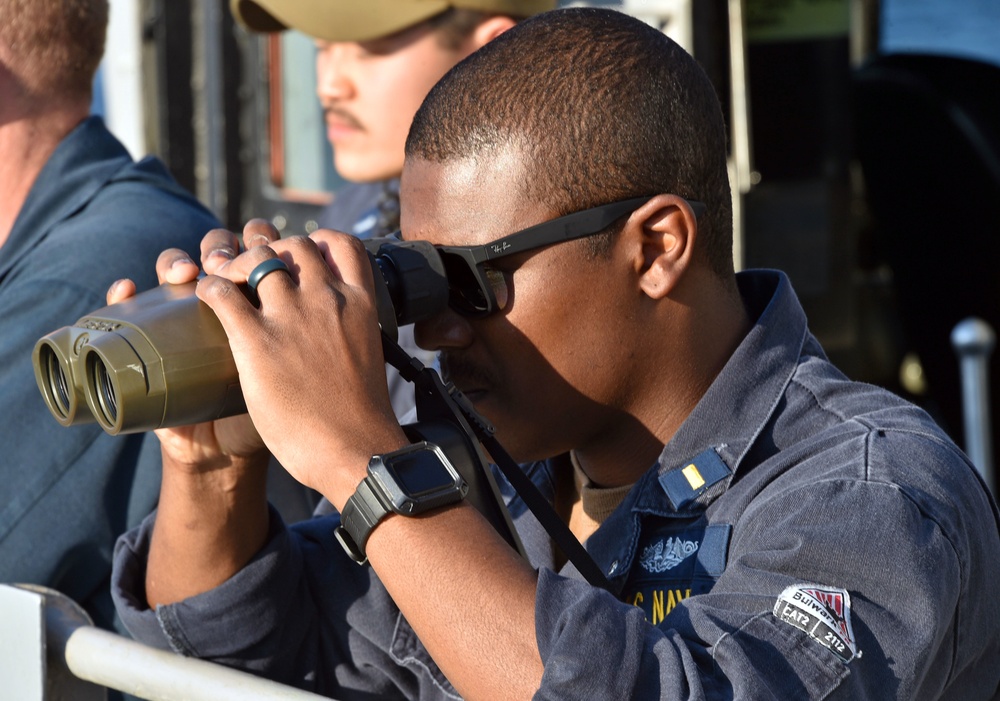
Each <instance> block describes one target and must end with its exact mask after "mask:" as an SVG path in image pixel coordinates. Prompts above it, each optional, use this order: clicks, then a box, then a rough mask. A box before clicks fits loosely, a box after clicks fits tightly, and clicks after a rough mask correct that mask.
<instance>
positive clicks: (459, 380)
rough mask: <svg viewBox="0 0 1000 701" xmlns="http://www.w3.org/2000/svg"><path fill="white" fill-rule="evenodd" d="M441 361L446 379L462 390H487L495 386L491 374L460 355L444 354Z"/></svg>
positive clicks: (441, 355)
mask: <svg viewBox="0 0 1000 701" xmlns="http://www.w3.org/2000/svg"><path fill="white" fill-rule="evenodd" d="M439 360H440V363H441V374H442V376H443V377H444V379H445V380H446V381H449V382H453V383H454V384H455V386H456V387H458V388H459V389H460V390H463V391H467V390H475V389H486V388H489V387H492V386H494V384H495V382H494V379H493V377H492V376H491V375H490V373H489V372H487V371H486V370H484V369H483V368H480V367H478V366H476V365H474V364H473V363H470V362H468V361H467V360H465V359H464V358H463V357H462V356H460V355H455V354H451V353H447V352H442V353H441V354H440V356H439Z"/></svg>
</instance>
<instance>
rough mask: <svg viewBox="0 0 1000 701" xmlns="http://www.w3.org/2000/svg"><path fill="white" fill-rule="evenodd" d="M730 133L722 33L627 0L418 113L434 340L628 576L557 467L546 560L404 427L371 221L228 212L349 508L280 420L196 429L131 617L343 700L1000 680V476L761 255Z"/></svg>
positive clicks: (567, 26)
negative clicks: (743, 229)
mask: <svg viewBox="0 0 1000 701" xmlns="http://www.w3.org/2000/svg"><path fill="white" fill-rule="evenodd" d="M725 158H726V143H725V129H724V125H723V121H722V115H721V110H720V108H719V105H718V101H717V99H716V97H715V94H714V90H713V87H712V85H711V84H710V83H709V81H708V80H707V78H706V77H705V75H704V74H703V73H702V71H701V70H700V68H699V67H698V66H697V64H696V63H695V62H694V61H693V59H691V57H689V56H688V55H687V54H685V53H684V52H683V51H682V50H681V49H680V48H679V47H677V46H676V45H675V44H674V43H673V42H671V41H670V40H668V39H666V38H665V37H664V36H663V35H662V34H660V33H658V32H657V31H656V30H654V29H653V28H650V27H648V26H647V25H645V24H643V23H641V22H638V21H636V20H634V19H631V18H628V17H626V16H625V15H622V14H620V13H616V12H613V11H609V10H565V11H556V12H553V13H546V14H542V15H540V16H538V17H537V18H535V19H533V20H528V21H526V22H524V23H522V24H521V25H519V26H518V27H516V28H514V29H512V30H510V31H509V32H507V33H505V34H504V35H502V36H501V37H499V38H497V39H496V40H494V41H493V42H491V43H490V44H489V45H487V47H485V48H484V49H482V50H480V51H479V52H477V53H476V54H473V56H472V57H470V58H469V59H468V60H466V61H464V62H463V63H461V64H459V65H458V66H457V67H456V69H455V70H453V71H452V72H450V73H449V74H448V75H447V76H446V77H445V78H444V79H442V81H441V82H440V83H439V84H438V85H437V86H436V87H435V88H434V89H433V90H432V91H431V93H430V94H429V95H428V97H427V99H426V100H425V102H424V104H423V106H422V107H421V109H420V111H419V112H418V113H417V116H416V118H415V120H414V123H413V127H412V129H411V132H410V135H409V138H408V141H407V160H406V164H405V167H404V171H403V177H402V181H401V187H402V190H401V194H402V199H401V202H402V206H403V207H402V219H401V224H402V232H403V236H404V238H406V239H413V240H420V239H422V240H427V241H431V242H433V243H435V244H437V245H438V246H439V247H440V248H439V250H440V251H441V253H442V255H443V256H444V257H445V259H446V266H447V272H448V281H449V285H450V288H451V297H450V304H449V306H448V308H447V309H443V310H441V311H440V312H439V313H438V314H436V315H435V316H433V317H432V318H430V319H428V320H425V321H422V322H419V323H418V324H417V326H416V337H417V340H418V342H419V343H421V344H422V345H424V346H425V347H429V348H433V349H436V350H439V351H440V352H441V355H442V369H443V372H444V374H445V376H446V377H447V378H449V379H450V380H452V381H453V382H454V383H455V384H456V385H457V386H458V388H460V389H461V390H462V391H463V392H464V394H465V396H466V397H468V399H470V400H471V402H472V403H473V404H474V405H475V408H476V409H477V410H478V411H479V412H481V413H482V415H483V416H485V417H486V418H487V419H488V420H489V421H490V422H492V423H493V425H495V427H496V436H497V438H498V439H499V442H500V443H501V444H502V445H503V446H504V447H505V448H506V449H507V451H509V452H510V453H511V454H512V455H513V456H514V457H516V458H517V459H518V460H519V461H521V462H522V463H523V469H524V474H526V475H527V476H528V477H529V478H530V479H531V480H532V481H533V482H534V483H535V484H536V485H537V486H538V488H539V489H540V490H541V491H542V492H543V493H544V494H545V495H546V496H547V497H548V498H549V499H550V500H551V502H552V503H553V505H554V507H555V509H556V511H557V512H558V513H559V514H561V515H562V517H563V520H564V522H565V523H567V524H568V526H569V528H570V530H571V531H572V532H573V534H575V535H576V536H577V538H579V539H580V540H581V541H585V542H586V547H587V550H588V552H589V553H590V555H591V556H592V558H593V561H594V562H595V563H596V565H597V568H599V572H600V573H602V575H601V578H606V581H604V582H601V581H599V579H598V580H596V584H595V583H591V582H592V581H595V580H594V579H591V578H590V577H589V576H588V579H590V580H591V581H584V580H583V578H582V577H581V574H580V571H578V568H577V567H576V566H575V564H572V563H571V564H564V562H563V558H562V557H561V555H559V554H558V553H557V552H556V549H555V548H554V547H553V543H552V541H551V539H550V538H549V537H548V535H547V534H546V533H545V531H544V530H543V529H542V528H541V526H540V525H539V521H538V520H536V519H535V517H534V516H533V515H532V513H530V512H528V511H527V510H526V508H525V500H526V497H525V496H523V494H526V493H527V492H524V493H521V494H518V495H515V494H513V493H512V491H511V490H506V493H507V497H508V499H509V509H510V513H511V515H512V517H513V520H514V523H515V525H516V527H517V529H518V532H519V533H520V535H521V539H522V541H523V544H524V548H525V550H526V553H527V561H526V560H525V559H522V558H521V557H520V556H519V555H518V554H517V553H515V551H514V549H512V548H511V547H509V546H508V545H507V543H506V542H505V541H504V540H503V539H502V538H501V537H500V536H499V535H498V534H497V533H496V532H495V531H494V530H493V528H492V526H491V525H490V524H489V523H488V522H487V521H486V520H485V519H484V518H483V517H482V516H481V515H480V514H479V512H478V511H476V509H474V508H473V507H472V506H470V504H469V502H468V500H466V499H465V498H464V493H463V491H462V485H461V484H460V480H459V481H455V480H454V479H453V477H452V475H451V472H449V469H448V467H449V466H448V460H447V456H445V457H442V456H441V455H440V451H438V450H437V449H436V448H435V447H434V446H430V445H426V444H420V443H415V444H414V443H411V441H410V440H408V438H407V436H406V435H404V433H403V431H402V430H401V428H400V427H399V426H398V425H397V423H396V422H395V420H394V418H393V416H392V412H391V410H390V408H389V404H388V399H387V397H386V393H385V388H384V383H383V382H381V368H380V366H379V364H378V363H377V362H373V361H372V356H373V355H375V353H374V349H376V348H377V347H378V344H379V342H380V341H379V329H378V326H377V324H376V320H375V313H374V302H373V291H372V274H371V268H370V266H369V264H368V261H367V259H366V257H365V255H364V254H363V252H362V251H361V250H360V246H359V245H358V244H357V242H356V241H355V240H353V239H351V238H350V237H346V236H342V235H337V234H334V233H332V232H319V233H317V234H315V235H313V236H312V237H311V238H309V239H306V238H297V239H285V240H273V242H272V243H271V244H270V245H258V246H255V247H253V248H251V249H250V250H248V251H247V252H245V253H244V254H242V255H240V256H238V257H236V258H235V259H233V258H227V257H226V256H225V255H214V254H213V252H214V251H225V250H227V249H231V247H232V245H233V241H234V235H233V234H231V233H229V232H224V231H218V232H214V233H213V234H211V235H210V236H209V237H207V238H206V240H205V241H204V242H203V251H206V255H205V256H204V258H203V261H202V263H203V266H204V267H205V270H206V272H207V273H209V275H207V276H206V277H205V278H204V279H203V281H202V282H201V283H200V285H199V296H200V297H201V298H202V299H203V300H204V301H205V302H206V303H208V304H209V305H210V306H211V307H212V308H213V309H214V310H215V311H216V313H217V314H218V315H219V318H220V320H221V321H222V323H223V325H224V327H225V328H226V331H227V333H228V334H229V336H230V339H231V342H232V345H233V350H234V355H235V357H236V361H237V364H238V365H239V368H240V376H241V378H242V379H243V390H244V393H245V395H246V398H247V403H248V406H249V409H250V417H251V418H252V421H253V425H254V427H255V428H256V429H257V431H259V436H260V441H262V442H263V444H264V445H266V447H267V449H268V450H271V451H274V453H275V455H276V456H277V457H278V458H279V459H280V461H281V463H282V464H283V465H285V466H286V467H287V468H288V469H289V470H290V471H291V472H292V474H293V475H294V476H295V477H296V478H297V479H299V480H301V481H302V482H303V483H305V484H308V485H310V486H312V487H314V488H316V489H317V490H319V491H320V492H321V493H323V494H324V495H325V496H326V497H327V498H328V499H329V500H330V501H331V502H332V504H333V505H334V506H335V507H336V509H337V510H338V511H339V512H340V513H341V514H342V517H338V516H330V517H324V518H318V519H314V520H313V521H311V522H306V523H303V524H297V525H296V526H294V527H292V528H287V529H286V528H285V527H284V526H283V525H282V524H281V523H280V521H279V520H278V519H277V518H276V517H275V516H274V515H273V514H269V512H268V508H267V506H266V503H265V501H264V493H263V489H262V486H261V485H260V484H259V474H260V463H261V456H260V453H262V452H264V451H263V450H257V448H258V447H259V446H260V444H259V443H257V442H256V440H257V439H256V437H255V435H254V434H253V433H251V432H249V428H250V427H249V422H248V421H247V420H246V419H243V420H241V421H235V422H234V421H232V420H227V422H219V423H217V424H215V425H213V426H211V427H200V428H198V427H194V428H186V429H177V430H170V431H161V439H162V440H163V443H164V446H165V448H164V487H163V490H162V492H163V497H162V498H161V502H160V511H159V514H158V515H157V516H156V517H155V519H150V520H148V521H147V522H146V523H145V524H144V525H143V526H142V527H141V528H140V529H138V530H136V531H134V532H132V533H130V534H129V535H128V536H126V537H125V538H124V539H123V540H122V541H121V542H120V545H119V549H118V560H117V563H116V574H115V583H114V586H115V593H116V597H117V604H118V607H119V610H120V612H121V614H122V616H123V618H124V619H125V620H126V621H127V623H128V625H129V626H130V628H131V630H132V631H133V632H134V633H135V634H136V635H137V636H138V637H140V638H141V639H144V640H147V641H149V642H151V643H154V644H157V645H160V646H170V647H172V648H173V649H175V650H178V651H180V652H183V653H184V654H191V655H199V656H202V657H206V658H209V659H215V660H219V661H222V662H224V663H226V664H233V665H237V666H240V667H243V668H247V669H251V670H253V671H255V672H257V673H260V674H264V675H266V676H270V677H272V678H276V679H279V680H281V681H285V682H288V683H294V684H298V685H303V686H308V687H310V688H314V689H317V690H319V691H321V692H323V693H329V694H331V695H333V696H335V697H336V698H340V699H348V698H420V699H445V698H457V697H459V696H461V697H464V698H468V699H498V698H504V699H506V698H512V699H525V698H530V697H532V696H533V695H534V697H535V698H545V699H554V698H560V699H677V698H692V699H693V698H733V697H736V698H754V699H756V698H782V699H785V698H788V699H791V698H794V699H806V698H817V699H819V698H823V699H834V698H836V699H887V698H900V699H903V698H905V699H912V698H920V699H924V698H928V699H929V698H953V699H989V698H994V697H995V694H996V691H997V689H998V685H1000V669H998V668H997V666H996V664H995V661H996V659H998V657H997V656H998V655H1000V638H998V634H997V632H996V630H995V629H996V621H997V620H998V617H1000V602H998V598H997V597H994V596H992V595H990V594H989V591H990V587H991V586H992V584H993V583H994V582H995V581H996V580H997V577H998V576H1000V532H998V524H997V520H998V517H997V511H996V506H995V504H994V503H993V502H992V500H991V498H990V496H989V494H988V493H987V491H986V490H985V488H984V487H983V485H982V483H981V482H980V481H979V480H978V479H977V477H976V473H975V470H974V469H973V468H972V466H971V465H970V464H969V462H968V461H967V460H966V459H965V458H964V457H963V456H962V454H961V453H960V451H958V450H957V448H956V447H955V446H954V445H953V444H951V443H950V442H949V441H948V439H947V438H946V437H945V436H944V434H943V433H942V432H941V431H940V430H939V429H938V428H937V427H936V426H935V425H934V424H933V423H932V422H931V421H930V419H929V418H928V417H927V416H926V415H925V414H923V413H922V412H921V411H919V410H918V409H916V408H914V407H912V406H910V405H908V404H906V403H905V402H903V401H902V400H900V399H898V398H896V397H893V396H892V395H890V394H888V393H886V392H884V391H882V390H880V389H877V388H873V387H869V386H866V385H860V384H856V383H852V382H851V381H849V380H848V379H847V378H845V377H844V376H843V375H842V374H840V373H839V372H838V371H837V370H836V369H835V368H834V367H833V366H832V365H831V364H830V363H829V361H828V360H827V359H826V357H825V356H824V354H823V352H822V349H821V348H820V346H819V345H818V343H817V342H816V340H815V339H814V338H813V337H812V336H811V335H810V334H809V332H808V330H807V326H806V320H805V317H804V314H803V311H802V308H801V306H800V305H799V304H798V302H797V300H796V298H795V295H794V293H793V292H792V290H791V287H790V285H789V282H788V280H787V278H786V277H784V276H783V275H782V274H780V273H777V272H772V271H750V272H745V273H741V274H740V275H738V276H737V275H735V274H734V272H733V264H732V254H731V246H732V238H731V200H730V191H729V185H728V180H727V174H726V162H725ZM251 233H253V234H256V233H261V234H264V235H265V236H266V237H270V238H272V239H276V236H275V235H274V232H273V231H268V230H267V229H266V227H261V226H259V225H254V229H253V231H252V232H251ZM247 240H251V241H252V240H254V239H253V236H250V237H247ZM279 257H280V260H281V261H282V263H281V264H277V263H274V262H273V261H275V260H278V259H279ZM171 263H173V265H171ZM262 265H263V266H264V267H263V268H262V267H260V266H262ZM284 267H287V268H288V270H287V271H285V270H283V268H284ZM270 269H276V272H275V274H268V275H266V276H265V277H263V278H261V277H260V274H261V272H260V271H263V270H270ZM158 271H159V273H160V275H161V276H162V277H164V278H165V279H167V280H169V281H173V282H177V281H181V280H186V279H190V278H192V277H194V276H195V275H196V274H197V266H195V265H194V264H193V263H192V262H191V261H189V260H184V259H183V258H181V257H179V256H178V255H177V254H176V253H175V252H167V253H165V254H164V255H163V256H161V258H160V261H159V263H158ZM255 271H256V272H255ZM251 278H252V279H254V282H255V284H256V289H257V292H258V295H259V297H260V308H256V307H254V306H252V305H250V304H249V303H247V302H245V301H244V299H245V298H244V297H243V295H241V294H238V293H235V288H234V285H235V284H239V283H242V282H245V281H247V280H248V279H251ZM317 378H322V379H321V380H317ZM207 428H211V429H212V430H211V431H210V432H209V431H208V430H206V429H207ZM199 432H201V433H202V435H206V436H211V437H212V439H211V440H201V441H198V440H195V439H194V436H195V435H196V434H197V433H199ZM498 452H499V451H498ZM373 456H375V457H373ZM493 457H494V458H497V457H498V455H494V456H493ZM414 466H417V467H418V468H419V469H417V470H413V468H414ZM431 493H433V495H434V497H435V499H437V501H435V502H434V503H433V504H431V503H430V500H427V499H425V498H424V496H425V495H427V494H431ZM400 495H402V498H399V497H400ZM342 546H343V547H342ZM357 561H363V562H366V564H364V565H362V566H358V565H357V564H356V562H357Z"/></svg>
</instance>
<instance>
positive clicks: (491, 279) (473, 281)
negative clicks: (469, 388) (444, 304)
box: [435, 197, 705, 317]
mask: <svg viewBox="0 0 1000 701" xmlns="http://www.w3.org/2000/svg"><path fill="white" fill-rule="evenodd" d="M649 200H650V197H633V198H632V199H628V200H620V201H618V202H611V203H609V204H602V205H599V206H597V207H592V208H590V209H584V210H581V211H579V212H573V213H572V214H567V215H566V216H563V217H559V218H557V219H552V220H550V221H547V222H542V223H541V224H536V225H535V226H531V227H529V228H527V229H522V230H521V231H517V232H515V233H513V234H509V235H508V236H504V237H503V238H499V239H497V240H495V241H491V242H490V243H487V244H485V245H482V246H436V247H435V248H437V250H438V252H439V253H440V254H441V260H442V261H443V263H444V268H445V273H446V274H447V276H448V289H449V299H448V303H449V305H450V306H451V308H452V309H454V310H455V311H457V312H459V313H460V314H464V315H465V316H471V317H485V316H489V315H490V314H493V313H495V312H499V311H502V310H503V309H504V308H505V307H506V306H507V302H508V300H509V288H508V285H507V280H506V278H505V275H504V273H503V272H501V271H500V270H497V269H496V268H493V267H490V266H489V265H487V263H491V262H495V261H497V260H499V259H501V258H506V257H508V256H514V255H517V254H519V253H524V252H525V251H531V250H534V249H536V248H543V247H545V246H551V245H553V244H556V243H562V242H563V241H572V240H574V239H581V238H585V237H587V236H594V235H596V234H599V233H601V232H603V231H604V230H605V229H607V228H608V227H609V226H611V225H612V224H614V223H615V221H617V220H618V219H620V218H621V217H623V216H624V215H626V214H631V213H632V212H634V211H635V210H637V209H639V207H641V206H642V205H644V204H646V203H647V202H648V201H649ZM688 204H690V205H691V208H692V209H694V211H695V216H699V215H700V213H701V212H703V211H704V210H705V205H703V204H702V203H701V202H691V201H689V203H688Z"/></svg>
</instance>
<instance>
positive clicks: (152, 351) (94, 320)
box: [32, 238, 448, 435]
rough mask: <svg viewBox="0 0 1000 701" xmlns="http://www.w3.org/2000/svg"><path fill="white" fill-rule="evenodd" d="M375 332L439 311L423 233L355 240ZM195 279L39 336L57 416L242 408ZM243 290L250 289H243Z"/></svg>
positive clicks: (438, 280) (116, 427)
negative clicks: (371, 295) (360, 245)
mask: <svg viewBox="0 0 1000 701" xmlns="http://www.w3.org/2000/svg"><path fill="white" fill-rule="evenodd" d="M364 243H365V247H366V248H367V250H368V256H369V260H370V262H371V264H372V270H373V272H374V274H375V275H374V277H375V290H376V306H377V309H378V317H379V323H380V325H381V326H382V331H383V333H386V334H388V335H390V336H391V337H392V338H395V336H396V330H397V326H398V325H403V324H410V323H413V322H415V321H420V320H421V319H424V318H427V317H429V316H432V315H434V314H436V313H438V312H440V311H442V310H443V309H444V308H445V307H446V306H447V304H448V282H447V278H446V276H445V272H444V266H443V264H442V262H441V258H440V255H439V254H438V252H437V250H436V249H435V248H434V247H433V246H432V245H431V244H429V243H427V242H425V241H411V242H405V241H400V240H398V239H394V238H377V239H369V240H367V241H365V242H364ZM195 284H196V283H194V282H190V283H187V284H183V285H171V284H164V285H160V286H159V287H157V288H154V289H152V290H148V291H146V292H143V293H141V294H138V295H136V296H135V297H133V298H131V299H128V300H125V301H124V302H121V303H119V304H113V305H110V306H107V307H104V308H103V309H98V310H97V311H94V312H92V313H90V314H88V315H87V316H85V317H83V318H81V319H79V320H78V321H77V322H76V323H75V324H74V325H73V326H65V327H63V328H61V329H59V330H57V331H54V332H52V333H50V334H48V335H47V336H44V337H42V338H41V339H39V341H38V342H37V343H36V344H35V348H34V352H33V353H32V361H33V363H34V370H35V380H36V381H37V383H38V389H39V390H40V391H41V393H42V398H43V399H44V400H45V404H46V406H48V408H49V411H50V412H52V415H53V416H54V417H55V418H56V421H58V422H59V423H61V424H62V425H63V426H73V425H76V424H85V423H91V422H93V421H97V423H99V424H100V426H101V428H103V429H104V430H105V431H106V432H107V433H110V434H112V435H116V434H119V433H137V432H141V431H150V430H153V429H156V428H162V427H167V426H182V425H187V424H193V423H199V422H202V421H211V420H214V419H219V418H222V417H225V416H232V415H235V414H241V413H244V412H245V411H246V404H245V403H244V400H243V393H242V390H241V388H240V378H239V373H238V372H237V370H236V364H235V362H234V361H233V356H232V351H231V350H230V347H229V340H228V338H227V337H226V334H225V331H224V330H223V328H222V325H221V324H220V323H219V320H218V318H217V317H216V316H215V313H214V312H213V311H212V310H211V308H209V307H208V305H206V304H205V303H204V302H202V301H201V300H199V299H198V298H197V297H196V296H195V292H194V290H195ZM245 293H246V294H247V296H248V298H250V299H253V298H254V297H253V293H252V292H250V291H249V290H247V291H245Z"/></svg>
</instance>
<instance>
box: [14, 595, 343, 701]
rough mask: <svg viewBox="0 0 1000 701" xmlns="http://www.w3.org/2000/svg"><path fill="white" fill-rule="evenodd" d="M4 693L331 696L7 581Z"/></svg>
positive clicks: (23, 699)
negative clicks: (164, 644) (162, 642)
mask: <svg viewBox="0 0 1000 701" xmlns="http://www.w3.org/2000/svg"><path fill="white" fill-rule="evenodd" d="M0 621H3V624H2V625H0V679H2V680H3V688H2V689H0V697H3V698H10V699H18V701H56V700H57V699H72V700H73V701H104V700H105V699H106V698H107V690H106V689H107V688H110V689H117V690H119V691H123V692H125V693H127V694H131V695H132V696H135V697H138V698H141V699H149V700H150V701H180V700H181V699H184V700H185V701H315V700H316V699H321V698H326V697H322V696H317V695H316V694H313V693H309V692H306V691H301V690H299V689H294V688H292V687H289V686H285V685H283V684H278V683H276V682H272V681H269V680H267V679H261V678H260V677H255V676H253V675H251V674H247V673H245V672H239V671H236V670H233V669H229V668H227V667H222V666H221V665H217V664H213V663H211V662H206V661H204V660H197V659H192V658H189V657H182V656H181V655H177V654H174V653H172V652H167V651H164V650H156V649H154V648H151V647H148V646H146V645H143V644H141V643H138V642H136V641H134V640H130V639H128V638H125V637H123V636H120V635H116V634H114V633H111V632H108V631H106V630H101V629H99V628H95V627H94V626H93V625H92V624H91V622H90V619H89V618H88V616H87V614H86V613H85V612H84V611H83V609H81V608H80V607H79V606H78V605H77V604H76V603H75V602H74V601H73V600H72V599H70V598H69V597H67V596H65V595H64V594H61V593H59V592H57V591H54V590H51V589H46V588H44V587H36V586H33V585H17V586H11V585H5V584H4V585H0Z"/></svg>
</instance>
